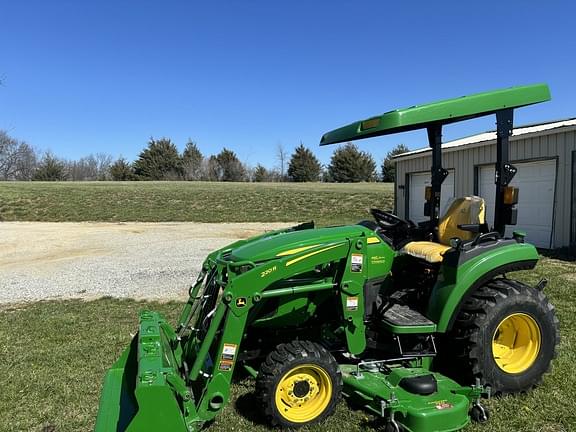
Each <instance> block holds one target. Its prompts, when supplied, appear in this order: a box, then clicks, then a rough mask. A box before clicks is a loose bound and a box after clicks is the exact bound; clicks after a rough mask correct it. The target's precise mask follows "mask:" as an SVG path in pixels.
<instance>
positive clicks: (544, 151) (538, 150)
mask: <svg viewBox="0 0 576 432" xmlns="http://www.w3.org/2000/svg"><path fill="white" fill-rule="evenodd" d="M573 151H576V131H574V130H572V131H568V132H561V131H554V130H553V131H550V133H548V134H543V135H540V136H535V137H531V138H530V137H526V138H524V139H519V140H514V141H512V142H511V148H510V159H511V160H516V161H528V160H532V159H540V158H554V157H558V166H557V173H556V176H557V183H556V203H555V208H554V236H553V237H554V238H553V246H554V247H562V246H568V245H569V244H570V231H571V224H572V212H573V209H572V193H573V190H576V185H574V186H572V184H571V183H572V152H573ZM495 161H496V145H495V144H491V145H486V146H479V147H473V148H470V149H466V148H463V149H461V150H455V151H450V152H448V153H445V154H444V155H443V165H444V167H445V168H446V169H454V171H455V194H456V195H457V196H464V195H471V194H473V193H474V167H476V166H479V165H487V164H493V163H494V162H495ZM430 163H431V157H430V156H429V155H425V156H422V157H418V158H412V159H407V160H400V161H398V162H397V164H396V169H397V170H398V178H399V179H402V180H401V181H405V180H404V179H405V178H406V174H409V173H414V172H423V171H428V170H429V169H430ZM574 175H575V176H576V174H574ZM520 193H522V192H520ZM396 198H397V202H396V208H397V209H398V212H399V216H400V217H406V215H404V214H403V213H404V207H405V190H404V191H402V190H398V193H397V197H396ZM574 211H575V212H576V210H574ZM574 217H576V216H574ZM575 223H576V222H575Z"/></svg>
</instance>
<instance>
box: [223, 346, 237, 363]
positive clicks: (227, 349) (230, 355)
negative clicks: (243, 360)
mask: <svg viewBox="0 0 576 432" xmlns="http://www.w3.org/2000/svg"><path fill="white" fill-rule="evenodd" d="M237 347H238V345H235V344H227V343H225V344H224V348H222V360H234V357H235V356H236V348H237Z"/></svg>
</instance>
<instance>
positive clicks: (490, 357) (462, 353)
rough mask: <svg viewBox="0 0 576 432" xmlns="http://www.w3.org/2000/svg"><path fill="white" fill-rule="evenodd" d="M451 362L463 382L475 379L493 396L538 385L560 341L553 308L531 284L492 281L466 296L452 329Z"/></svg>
mask: <svg viewBox="0 0 576 432" xmlns="http://www.w3.org/2000/svg"><path fill="white" fill-rule="evenodd" d="M453 338H454V339H453V342H454V343H455V345H456V352H455V354H456V358H455V359H453V360H455V366H457V370H459V371H460V376H459V377H458V378H461V379H462V380H463V381H465V382H473V381H474V379H477V378H479V379H480V381H481V382H482V383H483V384H484V385H489V386H490V387H491V388H492V391H493V392H494V393H495V394H500V393H517V392H522V391H526V390H529V389H531V388H533V387H535V386H536V385H538V384H539V383H540V381H541V379H542V376H543V375H544V373H546V372H547V371H548V370H549V369H550V363H551V361H552V359H553V358H555V357H556V347H557V345H558V343H559V341H560V332H559V323H558V318H557V317H556V313H555V309H554V306H552V305H551V304H550V302H549V301H548V299H547V298H546V296H545V295H544V294H543V293H542V292H540V291H538V290H537V289H535V288H532V287H530V286H527V285H525V284H523V283H521V282H518V281H515V280H510V279H494V280H492V281H490V282H488V283H487V284H485V285H483V286H481V287H480V288H478V289H477V290H476V291H475V292H474V293H473V294H472V295H471V296H470V298H469V299H467V300H466V302H465V304H464V306H463V308H462V311H461V312H460V313H459V315H458V316H457V318H456V322H455V323H454V329H453Z"/></svg>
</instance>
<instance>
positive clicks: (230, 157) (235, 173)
mask: <svg viewBox="0 0 576 432" xmlns="http://www.w3.org/2000/svg"><path fill="white" fill-rule="evenodd" d="M216 162H217V163H218V179H219V180H220V181H225V182H239V181H243V180H244V178H245V175H246V169H245V168H244V165H243V164H242V162H240V159H238V156H236V153H234V152H233V151H232V150H228V149H227V148H223V149H222V151H221V152H220V153H218V155H217V156H216Z"/></svg>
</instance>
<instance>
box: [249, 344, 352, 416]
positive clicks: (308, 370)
mask: <svg viewBox="0 0 576 432" xmlns="http://www.w3.org/2000/svg"><path fill="white" fill-rule="evenodd" d="M256 390H257V393H258V396H259V399H260V402H261V403H262V405H263V408H264V413H265V415H266V417H267V419H268V420H269V421H270V423H272V425H274V426H281V427H285V428H296V427H300V426H305V425H309V424H313V423H318V422H320V421H322V420H324V419H325V418H327V417H328V416H330V415H331V414H332V413H333V412H334V410H335V409H336V405H337V403H338V401H339V400H340V395H341V393H342V374H341V372H340V368H339V367H338V363H336V360H335V359H334V357H333V356H332V354H330V353H329V352H328V351H327V350H326V349H325V348H324V347H323V346H321V345H319V344H317V343H314V342H309V341H293V342H290V343H287V344H280V345H278V346H277V347H276V349H274V351H272V352H271V353H270V354H269V355H268V356H267V357H266V360H265V361H264V362H263V363H262V364H261V366H260V371H259V373H258V378H257V381H256Z"/></svg>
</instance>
